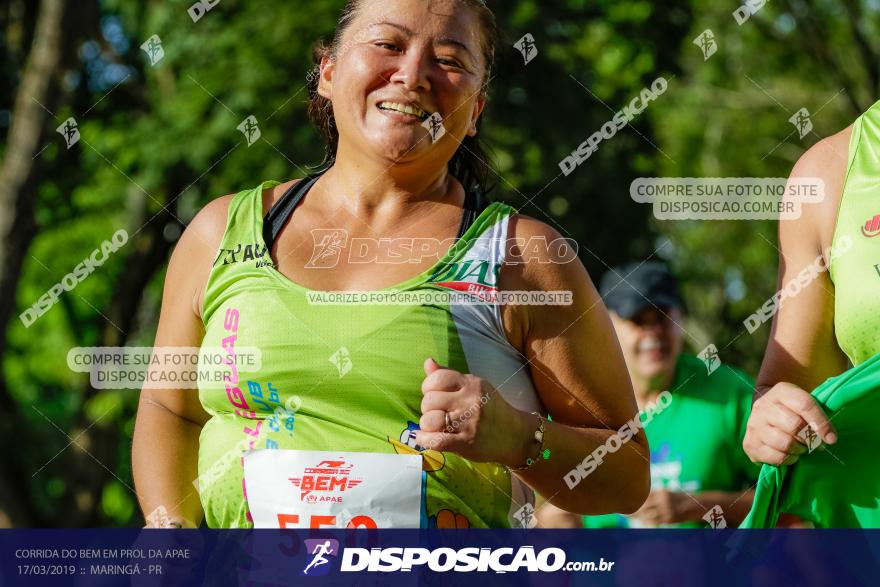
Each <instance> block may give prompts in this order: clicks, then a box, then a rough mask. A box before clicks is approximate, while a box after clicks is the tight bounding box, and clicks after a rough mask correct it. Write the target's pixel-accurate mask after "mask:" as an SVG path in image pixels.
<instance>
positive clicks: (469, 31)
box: [351, 0, 481, 57]
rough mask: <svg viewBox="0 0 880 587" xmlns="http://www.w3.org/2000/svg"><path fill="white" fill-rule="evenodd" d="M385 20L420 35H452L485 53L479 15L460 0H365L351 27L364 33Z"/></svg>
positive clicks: (450, 36)
mask: <svg viewBox="0 0 880 587" xmlns="http://www.w3.org/2000/svg"><path fill="white" fill-rule="evenodd" d="M381 23H386V24H385V26H391V25H398V26H399V27H400V30H402V29H407V30H408V31H411V32H412V34H414V35H416V36H431V37H435V38H446V39H452V40H454V41H458V42H459V43H462V44H463V45H465V46H466V47H467V48H468V49H470V51H471V52H472V53H473V54H474V55H475V56H477V57H479V55H480V54H481V48H480V26H479V19H478V18H477V16H476V14H475V13H474V11H473V9H471V8H470V7H469V6H467V5H466V4H464V3H462V2H459V1H458V0H363V2H361V5H360V6H359V8H358V11H357V14H356V16H355V19H354V21H352V26H351V28H352V29H354V31H356V33H357V32H361V33H362V34H363V32H365V31H366V30H367V29H370V28H374V27H377V26H381Z"/></svg>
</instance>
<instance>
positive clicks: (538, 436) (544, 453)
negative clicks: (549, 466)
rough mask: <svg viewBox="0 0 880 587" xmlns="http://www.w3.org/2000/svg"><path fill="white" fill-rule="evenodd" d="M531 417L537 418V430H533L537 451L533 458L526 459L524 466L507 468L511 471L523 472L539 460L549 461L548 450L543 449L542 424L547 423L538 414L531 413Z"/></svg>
mask: <svg viewBox="0 0 880 587" xmlns="http://www.w3.org/2000/svg"><path fill="white" fill-rule="evenodd" d="M532 415H533V416H537V417H538V429H537V430H535V442H537V443H538V451H537V453H535V456H534V458H532V457H528V458H526V464H525V465H522V466H519V467H508V468H509V469H510V470H511V471H525V470H526V469H528V468H529V467H531V466H532V465H534V464H535V463H537V462H538V460H539V459H542V458H543V459H545V460H546V459H549V458H550V449H549V448H544V424H545V423H546V422H547V421H546V420H545V419H544V418H543V417H542V416H541V414H539V413H538V412H532Z"/></svg>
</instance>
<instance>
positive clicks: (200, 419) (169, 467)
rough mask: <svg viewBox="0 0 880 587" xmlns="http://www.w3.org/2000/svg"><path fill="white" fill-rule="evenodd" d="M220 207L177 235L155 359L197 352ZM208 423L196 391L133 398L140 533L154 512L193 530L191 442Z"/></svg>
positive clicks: (197, 510)
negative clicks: (171, 351)
mask: <svg viewBox="0 0 880 587" xmlns="http://www.w3.org/2000/svg"><path fill="white" fill-rule="evenodd" d="M228 204H229V197H224V198H219V199H217V200H214V201H213V202H211V203H210V204H209V205H208V206H206V207H205V208H204V209H203V210H202V211H201V212H200V213H199V214H198V215H197V216H196V217H195V218H194V219H193V221H192V223H191V224H190V225H189V226H188V227H187V229H186V231H184V233H183V235H182V236H181V238H180V242H179V243H178V244H177V247H176V248H175V250H174V253H173V254H172V256H171V261H170V262H169V264H168V270H167V273H166V275H165V288H164V292H163V295H162V310H161V314H160V316H159V326H158V329H157V332H156V341H155V349H156V350H155V353H156V354H157V356H160V357H161V356H163V351H162V350H161V349H162V348H165V347H184V346H185V347H198V346H200V345H201V342H202V337H203V336H204V330H203V327H202V321H201V317H200V315H199V314H200V311H201V294H202V290H203V288H204V285H205V283H206V282H207V279H208V275H209V273H210V271H211V263H212V261H213V257H214V255H215V253H216V251H217V248H218V247H219V244H220V240H221V238H222V235H223V231H224V228H225V226H226V211H227V209H228ZM165 354H167V353H165ZM163 362H164V361H160V364H161V363H163ZM161 369H162V367H157V368H156V369H154V371H159V370H161ZM177 371H178V373H179V369H177ZM208 418H209V416H208V414H207V413H206V412H205V411H204V410H203V409H202V406H201V404H200V403H199V398H198V390H197V389H147V388H146V387H145V388H144V389H143V390H142V391H141V395H140V402H139V404H138V412H137V418H136V420H135V429H134V438H133V441H132V473H133V476H134V482H135V487H136V488H137V495H138V501H139V502H140V506H141V510H142V512H143V514H144V517H145V519H146V520H147V526H148V527H150V526H154V525H155V524H157V523H158V522H157V519H158V518H161V517H162V515H161V514H157V515H151V514H153V512H157V511H158V512H162V514H164V515H167V516H168V518H170V520H171V521H174V522H178V523H180V524H181V525H182V526H183V527H198V525H199V524H200V523H201V520H202V517H203V512H202V507H201V502H200V500H199V495H198V491H197V489H196V487H195V485H194V484H193V481H194V480H195V479H196V478H197V477H198V450H199V434H200V433H201V430H202V425H204V423H205V422H206V421H207V420H208ZM160 508H164V510H162V509H160Z"/></svg>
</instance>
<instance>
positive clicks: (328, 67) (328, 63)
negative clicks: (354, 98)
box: [318, 55, 336, 100]
mask: <svg viewBox="0 0 880 587" xmlns="http://www.w3.org/2000/svg"><path fill="white" fill-rule="evenodd" d="M319 67H320V73H319V74H318V94H319V95H320V96H323V97H324V98H327V99H328V100H330V99H331V98H332V96H333V91H332V90H333V70H334V68H335V67H336V62H335V61H333V60H332V59H331V58H330V57H328V56H326V55H324V56H323V57H321V64H320V65H319Z"/></svg>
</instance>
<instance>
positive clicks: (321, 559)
mask: <svg viewBox="0 0 880 587" xmlns="http://www.w3.org/2000/svg"><path fill="white" fill-rule="evenodd" d="M310 554H313V555H315V558H313V559H312V562H310V563H309V564H308V565H306V568H305V569H303V575H308V574H309V569H311V568H315V567H319V566H321V565H324V564H327V563H328V562H329V561H328V560H327V558H325V556H324V555H327V554H331V555H332V554H333V548H332V547H331V546H330V541H329V540H327V541H325V542H319V543H318V544H316V545H315V549H314V550H313V551H312V552H311V553H310Z"/></svg>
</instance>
